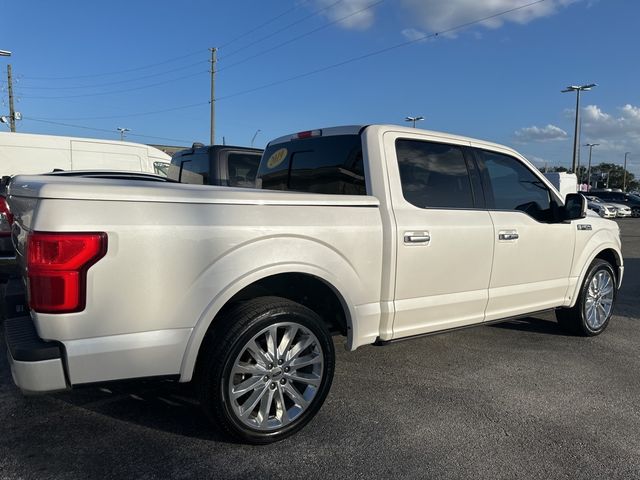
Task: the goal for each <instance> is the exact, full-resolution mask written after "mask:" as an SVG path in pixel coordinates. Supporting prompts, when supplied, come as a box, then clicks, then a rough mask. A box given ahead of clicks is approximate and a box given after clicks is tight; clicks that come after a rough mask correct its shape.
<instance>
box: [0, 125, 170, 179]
mask: <svg viewBox="0 0 640 480" xmlns="http://www.w3.org/2000/svg"><path fill="white" fill-rule="evenodd" d="M170 163H171V157H170V156H169V155H167V154H166V153H164V152H162V151H161V150H158V149H157V148H154V147H150V146H148V145H142V144H140V143H132V142H120V141H114V140H102V139H97V138H76V137H60V136H55V135H37V134H31V133H10V132H0V177H2V176H5V175H18V174H38V173H46V172H51V171H53V170H54V169H60V170H124V171H134V172H147V173H155V174H158V175H166V172H167V168H168V166H169V164H170Z"/></svg>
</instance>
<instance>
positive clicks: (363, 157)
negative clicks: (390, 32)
mask: <svg viewBox="0 0 640 480" xmlns="http://www.w3.org/2000/svg"><path fill="white" fill-rule="evenodd" d="M257 178H258V181H257V183H258V184H259V185H261V186H262V188H263V190H258V189H242V188H233V189H232V188H226V187H215V186H203V185H186V184H180V183H166V184H157V183H155V182H145V181H136V180H131V181H122V180H119V179H96V178H76V177H64V176H52V175H49V176H23V177H17V178H16V179H14V181H13V182H12V183H11V185H10V186H9V206H10V208H11V211H12V213H13V214H14V216H15V224H14V227H13V229H14V238H15V240H16V246H17V251H18V255H19V258H20V261H21V265H22V266H23V275H24V279H25V282H26V283H27V284H28V286H29V289H28V290H29V307H30V314H29V315H27V316H23V317H15V318H10V319H7V320H6V321H5V332H6V338H7V342H8V346H9V361H10V364H11V369H12V373H13V378H14V381H15V382H16V384H17V385H18V386H19V387H20V388H21V389H22V390H23V391H25V392H31V393H33V392H49V391H56V390H65V389H69V388H72V387H74V386H77V385H81V384H87V383H96V382H106V381H113V380H122V379H128V378H141V377H158V376H168V377H169V378H173V379H176V380H178V381H180V382H189V381H194V382H195V383H196V387H197V392H198V396H199V399H200V403H201V405H202V408H203V409H204V411H205V413H206V414H207V416H208V417H209V418H210V419H212V420H213V421H214V422H215V423H216V425H218V426H219V427H220V428H221V429H222V430H223V431H225V432H227V433H229V434H231V435H232V436H234V437H235V438H237V439H240V440H242V441H245V442H249V443H268V442H273V441H276V440H279V439H282V438H285V437H287V436H289V435H291V434H293V433H295V432H297V431H299V430H300V429H301V428H302V427H303V426H304V425H305V424H307V423H308V422H309V421H310V420H311V419H312V418H313V417H314V415H315V414H316V413H317V412H318V410H319V409H320V407H321V405H322V403H323V402H324V399H325V398H326V396H327V394H328V392H329V389H330V386H331V382H332V378H333V372H334V368H335V353H334V343H333V341H332V334H335V335H340V334H341V335H344V336H345V337H346V348H347V349H348V350H355V349H356V348H358V347H360V346H362V345H368V344H373V343H377V344H378V345H386V344H389V343H391V342H394V341H397V340H401V339H406V338H409V337H413V336H417V335H427V334H433V333H436V332H444V331H448V330H451V329H456V328H461V327H467V326H473V325H482V324H486V323H490V322H496V321H501V320H504V319H506V318H511V317H515V316H520V315H526V314H530V313H532V312H538V311H541V310H545V309H554V310H556V315H557V318H558V321H559V323H560V325H561V326H562V328H564V329H566V330H567V331H570V332H573V333H575V334H579V335H584V336H592V335H598V334H600V333H602V332H603V331H604V330H605V328H606V327H607V325H608V324H609V322H610V319H611V316H612V312H613V307H614V303H615V299H616V291H617V289H618V287H619V286H620V283H621V281H622V276H623V272H624V266H623V257H622V253H621V242H620V234H619V233H620V232H619V229H618V226H617V224H616V223H615V222H612V221H609V220H605V219H602V218H599V217H597V216H595V215H594V216H588V217H587V216H586V212H587V203H586V199H585V198H584V197H583V196H582V195H581V194H577V193H573V194H569V195H567V197H566V199H562V198H561V197H560V195H559V194H558V192H557V191H556V190H555V189H554V188H553V186H552V185H551V184H550V183H549V181H548V180H547V179H546V178H545V177H544V176H543V175H542V174H541V173H540V172H539V171H538V170H537V169H536V168H535V167H534V166H533V165H531V164H530V163H529V162H528V161H527V160H526V159H525V158H524V157H523V156H521V155H520V154H518V153H517V152H516V151H514V150H512V149H510V148H508V147H504V146H501V145H497V144H492V143H488V142H485V141H478V140H474V139H470V138H465V137H459V136H455V135H449V134H444V133H437V132H428V131H421V130H418V129H414V128H406V127H401V126H397V125H369V126H348V127H335V128H326V129H322V130H313V131H306V132H301V133H297V134H293V135H287V136H284V137H281V138H278V139H276V140H273V141H272V142H270V143H269V145H268V146H267V148H266V151H265V153H264V155H263V157H262V160H261V162H260V166H259V169H258V176H257ZM563 200H564V201H563ZM406 368H414V367H413V366H412V365H408V366H407V367H406ZM417 374H419V372H417ZM353 395H357V392H353ZM367 401H368V402H375V399H367ZM398 415H402V412H399V413H398Z"/></svg>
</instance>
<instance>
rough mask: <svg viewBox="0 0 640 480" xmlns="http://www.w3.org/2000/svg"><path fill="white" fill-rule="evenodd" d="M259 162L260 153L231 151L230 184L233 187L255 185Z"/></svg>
mask: <svg viewBox="0 0 640 480" xmlns="http://www.w3.org/2000/svg"><path fill="white" fill-rule="evenodd" d="M259 164H260V155H256V154H255V153H254V154H248V153H230V154H229V155H228V157H227V170H228V173H229V181H228V185H229V186H231V187H250V188H251V187H255V185H256V175H257V173H258V165H259Z"/></svg>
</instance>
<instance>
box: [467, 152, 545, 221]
mask: <svg viewBox="0 0 640 480" xmlns="http://www.w3.org/2000/svg"><path fill="white" fill-rule="evenodd" d="M479 154H480V159H481V164H482V166H483V168H482V169H481V175H482V181H483V185H484V189H485V195H486V196H487V201H488V205H489V207H490V208H493V209H496V210H518V211H521V212H524V213H526V214H528V215H530V216H531V217H533V218H535V219H536V220H538V221H541V222H550V221H552V220H553V214H552V208H551V197H550V194H549V189H548V188H547V186H546V185H545V184H544V182H542V180H540V179H539V178H538V177H537V176H535V175H534V174H533V172H531V170H529V169H528V168H527V167H526V166H525V165H524V164H522V162H520V161H519V160H517V159H516V158H513V157H510V156H508V155H503V154H501V153H496V152H490V151H486V150H480V151H479Z"/></svg>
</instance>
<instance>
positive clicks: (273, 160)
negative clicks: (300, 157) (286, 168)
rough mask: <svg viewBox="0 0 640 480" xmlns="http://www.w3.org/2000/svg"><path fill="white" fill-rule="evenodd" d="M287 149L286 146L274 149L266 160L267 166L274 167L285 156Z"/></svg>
mask: <svg viewBox="0 0 640 480" xmlns="http://www.w3.org/2000/svg"><path fill="white" fill-rule="evenodd" d="M287 153H289V152H288V150H287V149H286V148H281V149H280V150H276V151H275V152H273V154H272V155H271V156H270V157H269V160H267V168H276V167H277V166H278V165H280V164H281V163H282V162H283V161H284V159H285V158H287Z"/></svg>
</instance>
